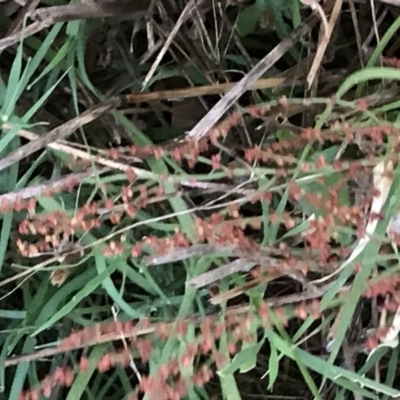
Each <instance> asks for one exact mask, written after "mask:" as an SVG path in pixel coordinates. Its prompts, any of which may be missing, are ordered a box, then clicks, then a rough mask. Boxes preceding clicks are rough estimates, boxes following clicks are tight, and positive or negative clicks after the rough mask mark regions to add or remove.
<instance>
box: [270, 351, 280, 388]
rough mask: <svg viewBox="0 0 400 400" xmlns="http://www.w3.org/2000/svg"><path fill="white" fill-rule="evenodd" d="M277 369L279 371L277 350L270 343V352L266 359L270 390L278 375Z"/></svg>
mask: <svg viewBox="0 0 400 400" xmlns="http://www.w3.org/2000/svg"><path fill="white" fill-rule="evenodd" d="M278 371H279V357H278V351H277V350H276V348H275V346H272V345H271V354H270V355H269V360H268V376H269V383H268V390H272V387H273V385H274V383H275V381H276V378H277V377H278Z"/></svg>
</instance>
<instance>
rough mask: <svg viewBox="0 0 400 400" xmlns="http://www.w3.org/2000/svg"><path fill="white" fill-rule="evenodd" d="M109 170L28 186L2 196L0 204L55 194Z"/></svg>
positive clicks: (90, 171) (87, 172) (74, 175)
mask: <svg viewBox="0 0 400 400" xmlns="http://www.w3.org/2000/svg"><path fill="white" fill-rule="evenodd" d="M108 170H109V168H103V169H101V170H99V171H95V170H93V169H89V170H87V171H85V172H80V173H76V174H69V175H66V176H63V177H61V178H60V179H54V180H51V181H46V182H43V183H40V184H39V185H34V186H27V187H25V188H23V189H21V190H17V191H15V192H10V193H5V194H2V195H0V204H1V203H2V202H9V203H14V202H15V201H16V200H17V199H29V198H31V197H35V196H41V195H43V193H46V192H48V191H51V192H53V191H56V190H59V189H63V188H65V187H66V186H68V185H69V184H71V183H73V182H82V181H83V180H84V179H86V178H89V177H91V176H93V175H94V174H95V173H96V172H98V173H101V172H105V171H108Z"/></svg>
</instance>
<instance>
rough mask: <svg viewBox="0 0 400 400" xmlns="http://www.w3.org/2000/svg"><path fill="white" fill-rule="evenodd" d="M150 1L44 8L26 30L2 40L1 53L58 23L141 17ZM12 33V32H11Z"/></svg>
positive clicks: (37, 13) (34, 15)
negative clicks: (126, 16)
mask: <svg viewBox="0 0 400 400" xmlns="http://www.w3.org/2000/svg"><path fill="white" fill-rule="evenodd" d="M149 4H150V0H134V1H115V2H97V1H93V2H90V3H87V4H69V5H66V6H53V7H43V8H40V9H38V10H36V11H35V13H34V14H33V15H32V18H34V19H36V20H35V21H34V22H33V23H32V24H30V25H28V26H27V27H25V28H24V29H21V30H18V31H16V32H13V33H12V34H9V35H8V36H7V37H5V38H4V39H0V52H1V51H3V50H4V49H6V48H7V47H10V46H12V45H14V44H16V43H18V42H19V41H20V40H21V39H22V38H25V37H28V36H32V35H34V34H35V33H38V32H40V31H42V30H44V29H46V28H48V27H50V26H51V25H53V24H55V23H56V22H66V21H73V20H78V19H89V18H105V17H111V16H114V15H130V16H131V17H140V16H141V15H142V14H143V13H144V12H145V11H146V10H147V8H148V6H149ZM10 33H11V32H10Z"/></svg>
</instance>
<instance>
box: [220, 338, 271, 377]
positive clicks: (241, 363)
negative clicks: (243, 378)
mask: <svg viewBox="0 0 400 400" xmlns="http://www.w3.org/2000/svg"><path fill="white" fill-rule="evenodd" d="M264 342H265V337H264V338H263V339H262V340H261V341H260V342H259V343H257V344H254V345H251V346H249V347H246V348H245V349H243V350H241V351H240V352H239V353H238V354H236V355H235V357H234V358H233V360H232V362H231V363H230V364H229V365H227V366H226V367H225V368H223V369H222V370H221V371H219V372H218V374H219V375H230V374H233V373H235V372H236V371H237V370H240V372H241V373H244V372H247V371H250V370H252V369H253V368H254V367H255V365H256V362H257V354H258V352H259V351H260V349H261V347H262V346H263V344H264Z"/></svg>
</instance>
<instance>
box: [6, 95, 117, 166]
mask: <svg viewBox="0 0 400 400" xmlns="http://www.w3.org/2000/svg"><path fill="white" fill-rule="evenodd" d="M119 105H120V99H119V98H118V97H113V98H111V99H110V100H107V101H105V102H103V103H101V104H99V105H97V106H96V107H93V108H91V109H89V110H87V111H85V112H83V113H82V114H81V115H79V116H77V117H76V118H73V119H72V120H70V121H68V122H66V123H64V124H62V125H60V126H58V127H57V128H55V129H53V130H52V131H50V132H49V133H47V134H46V135H45V136H43V137H39V138H38V139H36V140H33V141H32V142H30V143H28V144H26V145H24V146H21V147H20V148H19V149H17V150H14V151H13V152H11V153H10V154H8V155H7V156H5V157H4V158H3V159H2V160H0V171H2V170H4V169H6V168H8V167H9V166H11V165H13V164H14V163H16V162H18V161H21V160H23V159H24V158H26V157H28V156H30V155H31V154H33V153H35V152H36V151H38V150H41V149H43V148H45V147H46V146H48V145H49V144H51V143H53V142H55V141H57V140H60V139H62V138H64V137H65V136H68V135H70V134H71V133H73V132H75V131H76V130H77V129H79V128H81V127H82V126H84V125H86V124H88V123H89V122H92V121H94V120H95V119H96V118H99V117H100V116H101V115H103V114H105V113H106V112H107V111H109V110H111V109H113V108H116V107H118V106H119Z"/></svg>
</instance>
